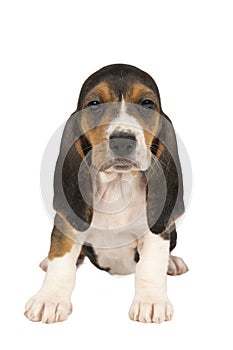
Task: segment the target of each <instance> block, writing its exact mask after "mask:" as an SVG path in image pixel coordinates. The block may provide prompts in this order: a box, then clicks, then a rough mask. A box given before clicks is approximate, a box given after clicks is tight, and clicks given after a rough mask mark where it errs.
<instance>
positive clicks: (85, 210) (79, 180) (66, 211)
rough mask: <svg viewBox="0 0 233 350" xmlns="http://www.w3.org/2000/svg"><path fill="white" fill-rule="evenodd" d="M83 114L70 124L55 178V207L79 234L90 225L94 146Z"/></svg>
mask: <svg viewBox="0 0 233 350" xmlns="http://www.w3.org/2000/svg"><path fill="white" fill-rule="evenodd" d="M80 121H81V112H78V111H76V112H74V113H73V114H72V115H71V116H70V118H69V120H68V121H67V123H66V125H65V128H64V131H63V135H62V140H61V146H60V153H59V156H58V159H57V163H56V168H55V174H54V200H53V207H54V209H55V210H56V212H57V214H58V215H60V216H62V217H63V218H64V219H65V220H67V221H68V222H69V224H70V225H71V226H72V227H73V228H74V229H76V230H78V231H85V230H87V229H88V227H89V226H90V224H91V220H92V215H93V210H92V181H91V173H90V165H91V148H92V147H91V144H90V143H89V141H88V140H87V138H86V136H85V134H84V133H83V132H82V128H81V123H80Z"/></svg>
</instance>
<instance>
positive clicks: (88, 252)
mask: <svg viewBox="0 0 233 350" xmlns="http://www.w3.org/2000/svg"><path fill="white" fill-rule="evenodd" d="M82 252H83V254H84V255H85V256H87V257H88V259H89V260H90V262H91V263H92V264H93V265H95V266H96V267H97V268H98V269H100V270H103V271H107V272H109V271H110V268H109V267H101V266H100V265H99V264H98V256H97V254H96V252H95V250H94V248H93V247H92V245H91V244H89V243H85V244H84V245H83V246H82Z"/></svg>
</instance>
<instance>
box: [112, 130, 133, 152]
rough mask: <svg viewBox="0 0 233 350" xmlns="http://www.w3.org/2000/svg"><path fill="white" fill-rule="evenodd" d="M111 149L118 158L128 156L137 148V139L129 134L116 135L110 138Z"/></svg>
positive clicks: (120, 133)
mask: <svg viewBox="0 0 233 350" xmlns="http://www.w3.org/2000/svg"><path fill="white" fill-rule="evenodd" d="M109 147H110V149H111V150H112V151H113V153H114V154H115V155H116V156H119V157H124V156H128V155H129V154H130V153H132V152H133V151H134V150H135V148H136V138H135V136H134V134H131V133H128V132H118V133H114V134H112V135H111V136H110V138H109Z"/></svg>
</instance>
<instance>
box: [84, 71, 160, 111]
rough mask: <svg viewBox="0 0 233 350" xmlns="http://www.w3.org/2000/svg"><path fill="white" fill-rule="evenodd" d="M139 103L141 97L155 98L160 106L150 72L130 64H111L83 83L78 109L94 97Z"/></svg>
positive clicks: (111, 100)
mask: <svg viewBox="0 0 233 350" xmlns="http://www.w3.org/2000/svg"><path fill="white" fill-rule="evenodd" d="M122 97H123V98H124V100H125V102H129V103H138V102H139V100H140V99H141V98H150V99H152V100H154V102H155V103H156V104H157V106H158V107H159V106H160V97H159V92H158V88H157V85H156V83H155V82H154V80H153V79H152V78H151V76H150V75H149V74H147V73H146V72H143V71H141V70H140V69H138V68H136V67H133V66H128V65H111V66H107V67H104V68H102V69H101V70H99V71H97V72H96V73H94V74H92V75H91V76H90V77H89V78H88V79H87V80H86V81H85V83H84V84H83V86H82V89H81V92H80V96H79V102H78V109H82V108H85V107H86V106H85V104H86V103H88V102H90V101H91V100H92V99H94V98H99V99H100V100H102V101H101V102H120V101H121V100H122Z"/></svg>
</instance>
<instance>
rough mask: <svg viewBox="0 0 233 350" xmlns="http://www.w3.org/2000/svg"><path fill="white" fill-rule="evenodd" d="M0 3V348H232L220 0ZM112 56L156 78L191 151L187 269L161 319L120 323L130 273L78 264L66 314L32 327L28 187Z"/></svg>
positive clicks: (36, 200)
mask: <svg viewBox="0 0 233 350" xmlns="http://www.w3.org/2000/svg"><path fill="white" fill-rule="evenodd" d="M0 6H1V8H0V16H1V18H0V26H1V28H0V34H1V54H0V58H1V65H0V69H1V74H0V83H1V93H0V96H1V104H0V108H1V114H0V116H1V123H0V132H1V136H0V142H1V147H0V151H1V172H0V173H1V254H0V256H1V282H0V283H1V289H0V290H1V298H0V303H1V305H0V310H1V338H0V342H2V345H1V347H2V348H4V349H13V348H14V347H17V348H19V349H21V348H22V349H25V350H27V349H49V348H51V347H52V348H53V349H64V348H66V349H83V348H85V349H91V348H94V349H101V350H103V349H109V348H111V349H120V348H124V349H127V348H129V349H131V348H132V349H134V350H136V349H141V348H143V349H147V348H155V349H156V348H157V349H171V348H173V349H180V350H181V349H190V350H191V349H197V348H199V349H204V348H208V349H211V348H213V347H214V348H216V347H221V349H224V350H227V349H232V346H233V344H232V336H231V329H232V325H231V323H232V315H231V314H232V311H233V310H232V293H233V290H232V281H231V280H232V258H231V255H232V234H233V232H232V227H231V222H232V198H233V193H232V175H233V174H232V167H231V163H232V123H231V120H232V117H233V115H232V110H233V109H232V78H233V76H232V73H233V71H232V62H233V55H232V32H233V28H232V10H231V1H225V0H221V1H205V0H203V1H197V0H196V1H178V0H177V1H166V0H163V1H148V0H144V1H131V2H130V1H126V0H124V1H121V0H118V1H114V2H113V1H112V2H111V1H103V0H99V1H89V0H85V1H83V2H81V1H80V2H79V1H69V0H66V1H49V0H47V1H42V0H41V1H25V0H21V1H10V0H8V1H1V5H0ZM111 63H129V64H132V65H136V66H138V67H139V68H141V69H143V70H146V71H147V72H148V73H150V74H151V75H152V76H153V77H154V78H155V80H156V82H157V84H158V86H159V89H160V93H161V97H162V105H163V109H164V111H165V113H167V114H168V116H170V118H171V119H172V120H173V123H174V125H175V127H176V130H177V131H178V133H179V135H180V136H181V138H182V140H183V142H184V143H185V145H186V147H187V150H188V152H189V156H190V158H191V161H192V166H193V176H194V186H193V196H192V202H191V205H190V207H189V210H188V213H187V215H186V217H185V219H184V220H183V222H182V224H181V225H180V227H179V242H178V247H177V248H176V251H175V252H176V254H177V255H181V256H182V257H183V258H184V259H185V261H186V262H187V264H188V265H189V268H190V272H189V273H187V274H186V275H184V276H180V277H169V278H168V294H169V297H170V299H171V301H172V302H173V305H174V309H175V314H174V319H173V320H172V322H167V323H164V324H161V325H155V324H140V323H136V322H132V321H130V320H129V319H128V316H127V313H128V309H129V306H130V304H131V301H132V298H133V283H134V281H133V276H127V277H123V278H122V277H111V276H109V275H108V274H106V273H104V272H101V271H98V270H97V269H95V268H94V267H92V266H91V265H90V264H89V263H88V262H86V263H85V264H84V266H82V267H81V268H80V270H79V271H78V272H77V285H76V289H75V291H74V294H73V300H72V301H73V306H74V311H73V314H72V315H71V316H70V318H69V319H68V320H67V321H66V322H64V323H60V324H55V325H43V324H41V323H32V322H30V321H28V320H27V319H26V318H25V317H24V316H23V309H24V303H25V302H26V301H27V299H28V298H29V297H30V296H31V295H32V294H33V293H35V292H36V290H37V289H38V288H39V287H40V285H41V283H42V280H43V272H42V271H41V270H40V269H39V268H38V263H39V262H40V260H41V259H42V258H44V257H45V255H46V254H47V251H48V249H49V239H50V231H51V228H52V223H51V222H50V220H49V219H48V217H47V215H46V213H45V212H44V208H43V204H42V202H41V196H40V189H39V177H40V162H41V158H42V155H43V151H44V148H45V147H46V144H47V142H48V140H49V138H50V137H51V135H52V134H53V132H54V131H55V130H56V128H57V127H58V126H59V125H60V124H61V123H63V122H64V121H65V120H66V119H67V118H68V117H69V115H70V114H71V113H72V112H73V111H74V110H75V107H76V102H77V98H78V94H79V89H80V87H81V84H82V82H83V81H84V79H86V78H87V77H88V76H89V75H90V74H91V73H93V72H94V71H95V70H97V69H99V68H101V67H102V66H104V65H107V64H111ZM3 344H4V345H3Z"/></svg>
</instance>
